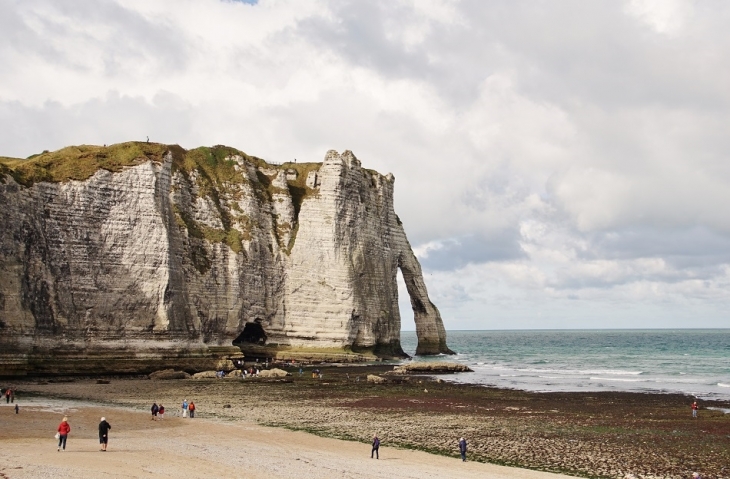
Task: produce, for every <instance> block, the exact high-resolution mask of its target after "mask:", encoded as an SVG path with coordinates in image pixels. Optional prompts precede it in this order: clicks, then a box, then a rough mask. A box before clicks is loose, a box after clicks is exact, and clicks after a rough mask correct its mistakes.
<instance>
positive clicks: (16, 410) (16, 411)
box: [15, 403, 20, 414]
mask: <svg viewBox="0 0 730 479" xmlns="http://www.w3.org/2000/svg"><path fill="white" fill-rule="evenodd" d="M18 410H20V408H19V407H18V403H15V414H18Z"/></svg>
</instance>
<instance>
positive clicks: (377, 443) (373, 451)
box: [370, 434, 380, 459]
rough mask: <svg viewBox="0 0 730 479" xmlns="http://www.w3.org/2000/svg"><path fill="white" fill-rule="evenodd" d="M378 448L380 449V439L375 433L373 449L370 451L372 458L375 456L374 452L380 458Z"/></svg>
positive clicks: (376, 457)
mask: <svg viewBox="0 0 730 479" xmlns="http://www.w3.org/2000/svg"><path fill="white" fill-rule="evenodd" d="M378 449H380V439H379V438H378V435H377V434H373V450H372V451H370V459H372V458H373V454H374V455H375V459H380V454H378Z"/></svg>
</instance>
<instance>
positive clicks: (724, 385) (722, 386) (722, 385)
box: [717, 383, 730, 388]
mask: <svg viewBox="0 0 730 479" xmlns="http://www.w3.org/2000/svg"><path fill="white" fill-rule="evenodd" d="M717 385H718V386H720V387H721V388H730V384H725V383H717Z"/></svg>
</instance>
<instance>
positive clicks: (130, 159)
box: [0, 141, 318, 186]
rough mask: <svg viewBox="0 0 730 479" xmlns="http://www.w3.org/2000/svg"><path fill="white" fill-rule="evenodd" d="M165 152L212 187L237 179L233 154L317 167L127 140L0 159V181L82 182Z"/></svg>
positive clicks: (289, 165) (218, 149)
mask: <svg viewBox="0 0 730 479" xmlns="http://www.w3.org/2000/svg"><path fill="white" fill-rule="evenodd" d="M168 152H169V153H171V154H172V160H173V168H175V169H178V170H182V171H185V172H188V173H189V172H191V171H193V170H198V171H199V172H200V173H202V174H204V175H205V176H207V177H208V178H209V179H210V180H211V182H212V183H214V184H221V183H223V182H226V181H230V180H232V179H233V178H235V177H237V176H239V175H237V173H236V171H235V168H234V166H235V165H236V162H235V161H234V160H231V159H230V157H231V156H236V155H238V156H241V157H242V158H243V159H244V160H245V161H246V162H247V163H249V164H253V165H254V166H258V167H264V166H269V167H271V168H294V169H296V170H303V171H300V173H303V172H304V171H308V170H311V169H313V166H314V165H318V164H316V163H296V164H295V163H285V164H284V165H281V166H277V165H269V164H267V163H266V162H265V161H264V160H262V159H260V158H257V157H255V156H249V155H247V154H246V153H244V152H242V151H239V150H237V149H235V148H231V147H228V146H222V145H218V146H213V147H200V148H195V149H192V150H185V149H183V148H182V147H180V146H179V145H164V144H161V143H145V142H136V141H130V142H127V143H118V144H115V145H109V146H96V145H80V146H69V147H66V148H62V149H60V150H57V151H51V152H49V151H44V152H43V153H40V154H37V155H31V156H29V157H28V158H26V159H22V158H8V157H2V156H0V180H2V178H4V177H5V175H10V176H12V177H13V178H14V179H15V181H17V182H18V183H20V184H22V185H25V186H31V185H32V184H33V183H37V182H41V181H47V182H53V183H61V182H65V181H69V180H78V181H83V180H86V179H88V178H89V177H91V176H92V175H93V174H94V173H96V172H97V171H99V170H102V169H103V170H107V171H111V172H118V171H121V170H122V169H124V168H126V167H130V166H135V165H139V164H142V163H145V162H147V161H154V162H158V163H159V162H162V160H163V158H164V157H165V155H166V154H167V153H168ZM302 179H303V178H302Z"/></svg>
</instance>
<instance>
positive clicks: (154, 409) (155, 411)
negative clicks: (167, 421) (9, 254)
mask: <svg viewBox="0 0 730 479" xmlns="http://www.w3.org/2000/svg"><path fill="white" fill-rule="evenodd" d="M151 411H152V420H153V421H154V420H156V419H157V414H158V413H159V412H160V408H159V406H158V405H157V403H156V402H153V403H152V408H151Z"/></svg>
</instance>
